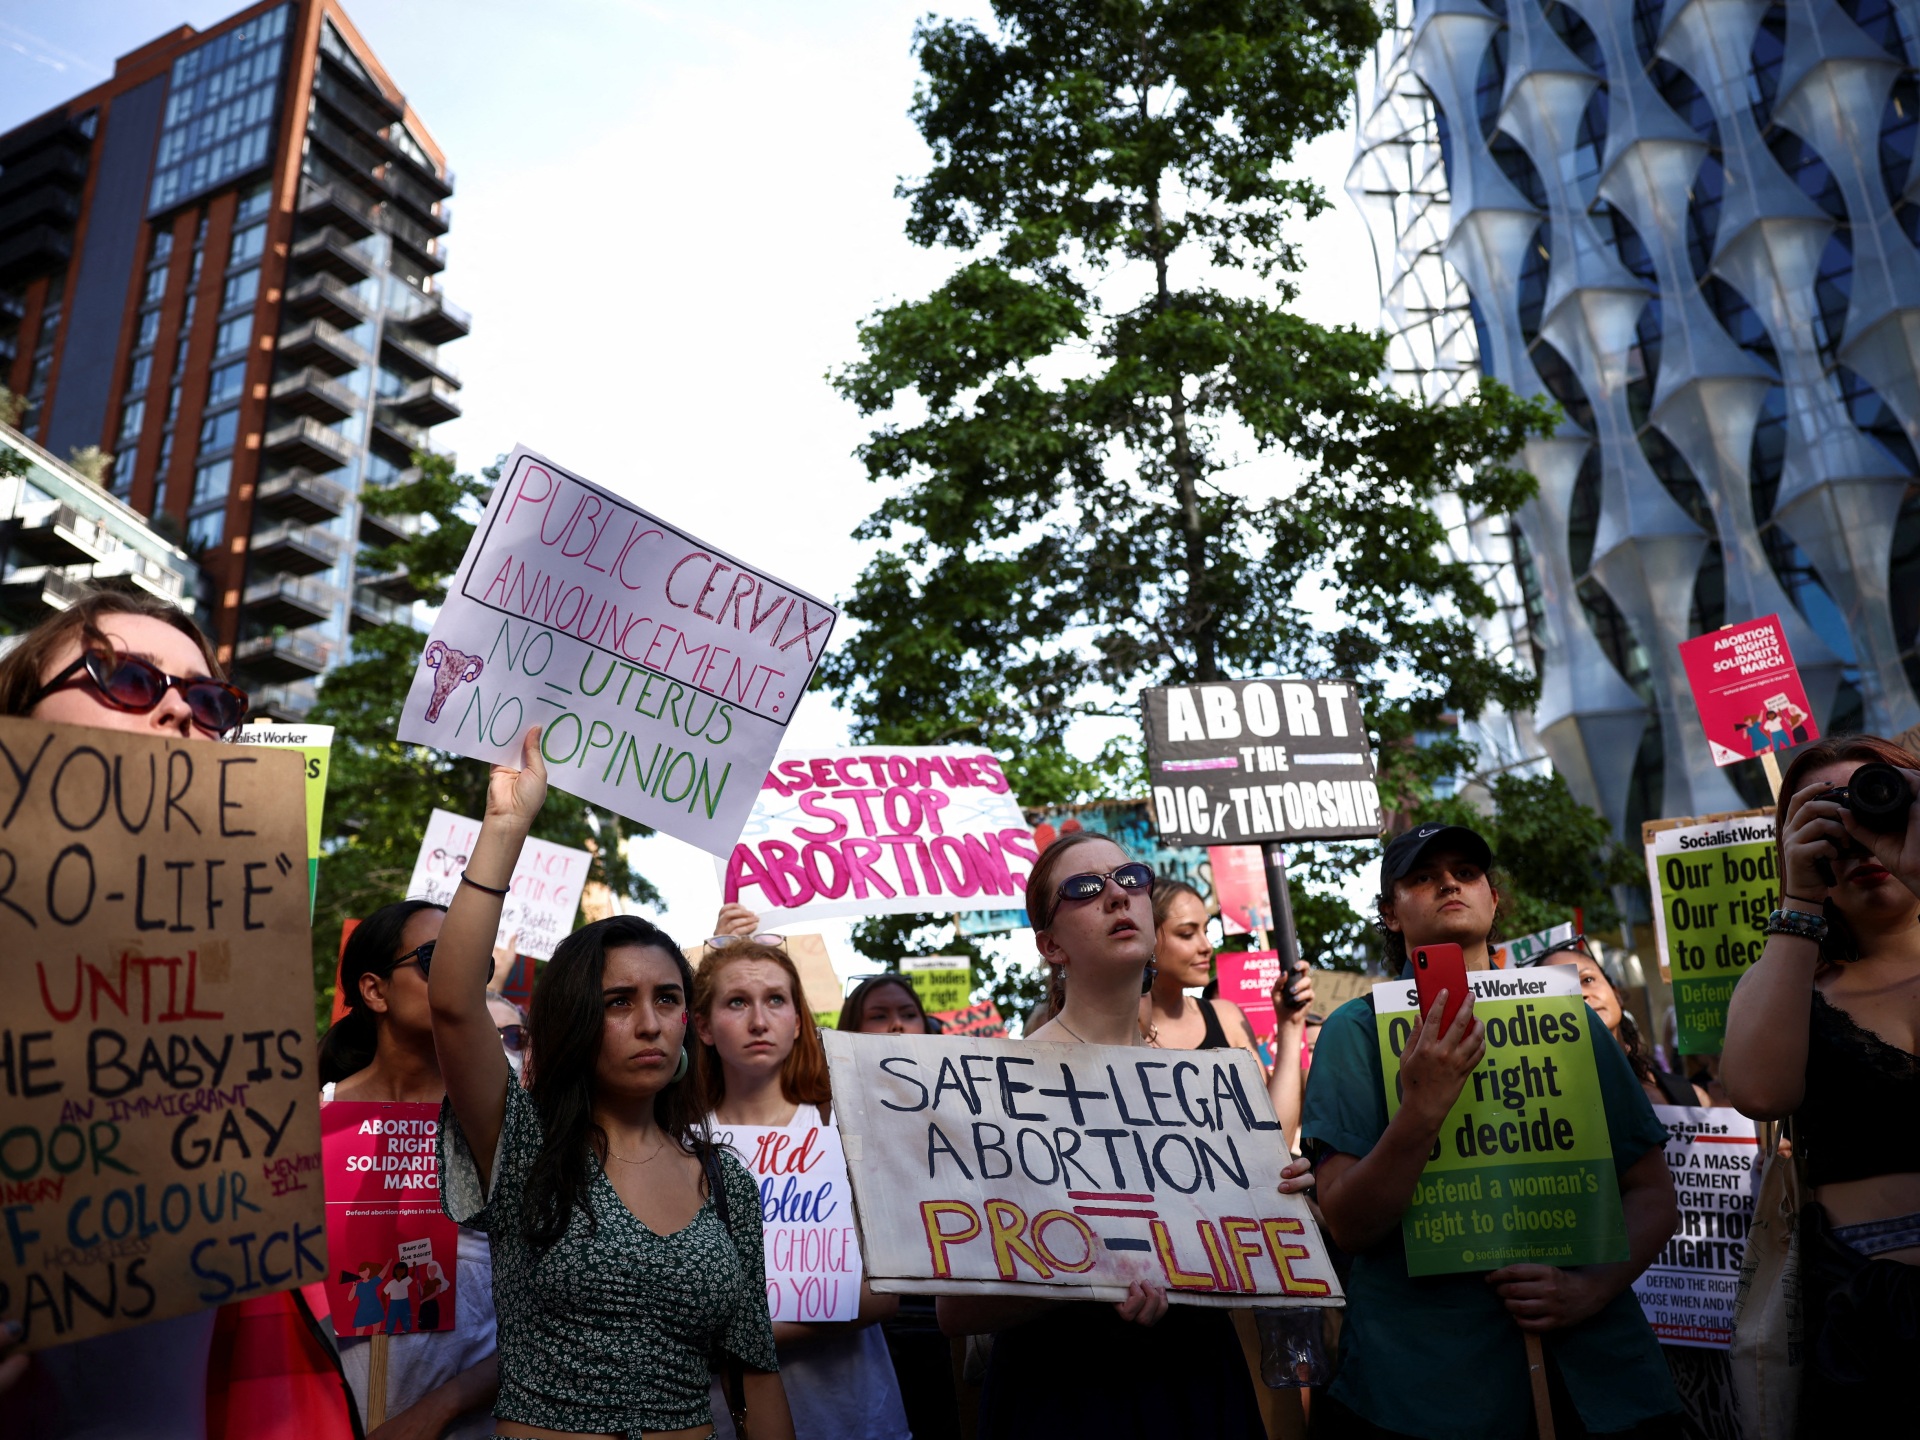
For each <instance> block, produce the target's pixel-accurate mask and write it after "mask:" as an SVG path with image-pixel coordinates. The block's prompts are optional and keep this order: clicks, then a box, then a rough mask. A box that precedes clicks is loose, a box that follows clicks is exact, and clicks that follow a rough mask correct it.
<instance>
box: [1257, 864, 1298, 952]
mask: <svg viewBox="0 0 1920 1440" xmlns="http://www.w3.org/2000/svg"><path fill="white" fill-rule="evenodd" d="M1260 854H1261V855H1262V856H1263V857H1264V858H1265V860H1266V862H1267V906H1268V908H1269V909H1270V910H1271V911H1272V912H1273V948H1274V949H1275V950H1276V951H1278V952H1279V955H1280V973H1281V975H1282V976H1290V975H1292V974H1293V965H1294V962H1295V961H1296V960H1298V959H1299V958H1300V947H1299V945H1298V944H1297V943H1296V941H1295V938H1294V933H1293V896H1292V895H1291V894H1290V893H1289V892H1288V890H1287V852H1286V851H1285V850H1284V849H1283V848H1282V847H1281V844H1280V842H1279V841H1278V840H1263V841H1261V842H1260Z"/></svg>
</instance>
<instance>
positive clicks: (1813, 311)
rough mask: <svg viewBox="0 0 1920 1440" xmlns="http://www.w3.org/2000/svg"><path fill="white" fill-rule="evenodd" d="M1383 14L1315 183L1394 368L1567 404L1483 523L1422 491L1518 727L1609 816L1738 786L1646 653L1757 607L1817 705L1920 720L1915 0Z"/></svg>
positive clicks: (1666, 0) (1662, 650) (1578, 4)
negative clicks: (1479, 582) (1449, 514)
mask: <svg viewBox="0 0 1920 1440" xmlns="http://www.w3.org/2000/svg"><path fill="white" fill-rule="evenodd" d="M1398 18H1399V24H1398V26H1397V27H1396V28H1394V29H1393V30H1392V31H1391V32H1390V33H1389V34H1388V36H1387V37H1386V39H1385V41H1384V42H1383V44H1382V46H1381V49H1380V52H1379V54H1378V56H1377V59H1376V64H1375V65H1374V66H1373V67H1372V68H1371V69H1370V70H1369V71H1368V72H1367V73H1366V74H1363V75H1362V77H1361V96H1360V114H1359V123H1360V137H1359V144H1358V149H1357V154H1356V157H1355V163H1354V168H1353V171H1352V174H1351V176H1350V179H1349V183H1348V190H1349V193H1351V194H1352V195H1353V197H1354V198H1355V199H1356V201H1358V202H1359V204H1360V206H1361V208H1362V210H1363V212H1364V213H1365V214H1366V216H1367V219H1368V222H1369V224H1370V225H1371V227H1372V229H1373V231H1374V236H1375V243H1376V252H1377V254H1378V255H1379V257H1380V262H1381V268H1382V277H1381V278H1382V292H1383V298H1384V301H1385V311H1386V323H1387V326H1388V328H1389V330H1390V331H1391V332H1392V334H1393V336H1394V345H1393V356H1394V360H1393V363H1394V365H1395V368H1396V370H1397V371H1398V372H1399V373H1400V375H1401V377H1402V379H1403V381H1404V383H1406V384H1407V385H1409V386H1412V387H1418V388H1420V389H1422V390H1423V391H1424V392H1425V393H1427V394H1429V395H1431V396H1434V397H1436V398H1443V397H1445V396H1446V395H1448V394H1449V393H1452V392H1453V391H1454V390H1456V389H1457V388H1458V387H1460V386H1463V385H1470V384H1472V383H1473V382H1474V379H1475V377H1476V376H1478V375H1480V374H1485V375H1491V376H1496V377H1498V378H1499V379H1500V380H1502V381H1504V382H1506V383H1507V384H1508V385H1510V386H1511V387H1513V388H1514V389H1515V390H1517V391H1519V392H1520V393H1522V394H1525V395H1549V396H1552V397H1553V398H1554V399H1556V400H1558V401H1559V402H1560V404H1561V406H1562V408H1563V410H1564V411H1565V415H1566V419H1565V421H1564V423H1563V424H1562V425H1561V426H1560V428H1559V430H1558V431H1557V433H1555V434H1554V435H1552V436H1549V437H1546V438H1544V439H1540V440H1537V441H1535V442H1534V443H1532V444H1531V445H1529V446H1528V447H1527V451H1526V455H1525V463H1526V464H1527V466H1528V468H1529V469H1531V471H1532V472H1533V474H1534V475H1535V476H1536V477H1538V479H1539V482H1540V493H1539V496H1538V498H1537V499H1535V500H1534V501H1532V502H1530V503H1529V504H1528V505H1527V506H1526V507H1525V509H1524V510H1523V511H1522V512H1521V513H1520V515H1519V516H1518V523H1517V525H1515V526H1512V527H1511V528H1510V527H1509V526H1508V525H1507V524H1506V523H1505V522H1503V521H1495V520H1490V519H1488V518H1487V517H1473V516H1458V517H1456V519H1457V521H1458V526H1457V529H1456V535H1457V537H1458V543H1459V544H1460V546H1461V547H1462V548H1463V550H1465V551H1467V552H1469V553H1472V554H1474V555H1475V556H1477V557H1479V558H1490V559H1494V560H1499V561H1503V562H1510V564H1509V568H1508V570H1507V575H1508V577H1509V578H1508V581H1507V595H1506V598H1507V600H1508V602H1509V603H1508V605H1507V607H1506V610H1505V615H1504V620H1503V622H1502V624H1501V626H1500V627H1499V633H1498V634H1496V635H1495V636H1493V637H1492V638H1493V639H1494V640H1495V643H1497V644H1510V645H1511V646H1512V647H1513V649H1514V652H1515V653H1516V654H1518V655H1520V656H1522V657H1523V658H1530V659H1531V661H1532V663H1533V664H1534V665H1535V666H1536V668H1537V670H1538V672H1539V674H1540V677H1541V686H1542V694H1541V699H1540V703H1539V705H1538V706H1537V707H1536V709H1535V712H1534V713H1533V715H1532V716H1529V717H1519V720H1520V726H1519V728H1520V730H1521V731H1523V732H1525V734H1526V735H1527V736H1528V737H1530V740H1529V743H1532V744H1534V745H1537V746H1540V747H1542V748H1544V750H1545V751H1546V752H1547V753H1548V754H1549V755H1550V756H1551V758H1552V760H1553V762H1554V765H1555V767H1556V768H1557V769H1559V770H1560V771H1561V773H1562V774H1564V775H1565V776H1566V777H1567V780H1568V782H1569V784H1570V785H1571V786H1572V787H1573V789H1574V791H1575V793H1576V794H1579V795H1580V796H1581V798H1583V799H1585V800H1587V801H1588V802H1589V803H1591V804H1594V805H1596V806H1597V807H1598V808H1600V809H1601V811H1602V812H1603V813H1604V814H1606V815H1607V817H1608V818H1609V819H1610V820H1612V821H1613V823H1614V824H1615V825H1616V827H1618V828H1619V829H1620V830H1621V831H1622V832H1623V833H1627V834H1632V833H1634V832H1635V828H1636V827H1637V824H1638V822H1639V821H1640V820H1642V819H1644V818H1647V817H1650V816H1656V815H1688V814H1694V815H1698V814H1704V813H1709V812H1713V811H1720V810H1729V809H1734V808H1737V807H1739V806H1741V805H1743V804H1753V803H1761V802H1763V801H1765V799H1766V798H1767V790H1766V785H1765V781H1764V779H1763V777H1762V776H1761V775H1760V774H1758V773H1757V766H1758V762H1746V764H1744V765H1742V766H1737V767H1730V768H1729V769H1727V770H1721V769H1718V768H1716V767H1715V766H1714V764H1713V763H1712V759H1711V757H1710V755H1709V753H1708V750H1707V739H1706V736H1705V735H1703V734H1702V733H1701V729H1700V724H1699V720H1698V718H1697V716H1696V714H1695V712H1694V707H1693V703H1692V700H1691V697H1690V692H1689V690H1688V687H1687V682H1686V677H1685V674H1684V672H1683V670H1682V667H1681V664H1680V657H1679V653H1678V650H1677V646H1678V645H1679V642H1680V641H1682V640H1685V639H1687V638H1688V637H1690V636H1693V635H1697V634H1701V633H1703V632H1705V631H1707V630H1712V629H1715V628H1717V627H1718V626H1720V625H1721V624H1723V623H1729V622H1733V621H1738V620H1744V619H1748V618H1752V617H1755V616H1761V615H1766V614H1769V613H1774V612H1777V613H1779V615H1780V616H1781V618H1782V620H1783V621H1784V623H1785V625H1786V629H1787V633H1788V636H1789V638H1790V642H1791V644H1792V647H1793V650H1794V655H1795V658H1796V660H1798V662H1799V664H1800V668H1801V673H1802V675H1803V676H1804V677H1805V678H1806V681H1807V689H1808V692H1809V695H1810V697H1811V698H1812V700H1813V703H1814V705H1815V709H1816V714H1817V717H1818V719H1819V720H1820V722H1821V724H1822V726H1823V727H1824V728H1825V729H1827V730H1829V731H1833V730H1846V729H1853V730H1861V729H1864V730H1870V731H1877V732H1879V733H1882V734H1895V733H1898V732H1899V731H1901V730H1903V729H1905V728H1906V727H1907V726H1909V725H1912V724H1913V723H1915V722H1916V721H1920V700H1917V699H1916V692H1920V643H1917V642H1920V463H1917V462H1916V458H1915V451H1916V449H1920V365H1917V364H1916V362H1917V361H1920V166H1916V165H1915V163H1914V158H1915V157H1914V148H1915V143H1914V142H1915V135H1916V126H1920V80H1917V78H1916V72H1915V65H1916V63H1920V0H1773V3H1769V0H1401V4H1400V11H1399V17H1398ZM1724 738H1725V737H1723V739H1724ZM1749 771H1753V772H1756V773H1748V772H1749Z"/></svg>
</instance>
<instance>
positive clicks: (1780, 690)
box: [1680, 615, 1820, 765]
mask: <svg viewBox="0 0 1920 1440" xmlns="http://www.w3.org/2000/svg"><path fill="white" fill-rule="evenodd" d="M1680 660H1681V663H1682V664H1684V665H1685V666H1686V667H1687V684H1688V685H1689V686H1691V687H1692V689H1693V703H1694V706H1695V707H1696V708H1697V709H1698V710H1699V712H1700V724H1701V726H1702V728H1704V729H1705V730H1706V732H1707V747H1708V748H1709V749H1710V750H1711V751H1712V752H1713V763H1714V764H1716V765H1735V764H1738V763H1739V762H1740V761H1742V760H1751V759H1753V758H1755V757H1756V756H1759V755H1766V754H1771V753H1772V752H1774V751H1776V750H1791V749H1792V748H1793V747H1794V746H1796V745H1802V744H1805V743H1806V742H1807V741H1809V740H1818V739H1819V738H1820V727H1819V725H1818V724H1816V723H1815V721H1814V718H1813V707H1812V706H1811V705H1809V704H1808V703H1807V691H1806V687H1805V686H1804V685H1802V684H1801V683H1800V672H1799V670H1798V669H1796V668H1795V667H1794V663H1793V652H1792V651H1791V650H1790V649H1788V648H1787V634H1786V631H1785V630H1783V629H1781V627H1780V617H1779V616H1778V615H1769V616H1767V617H1766V618H1765V619H1763V620H1750V621H1748V622H1747V623H1746V624H1744V625H1729V626H1728V627H1727V628H1726V629H1724V630H1714V631H1711V632H1709V633H1708V634H1705V635H1696V636H1694V637H1693V639H1691V640H1683V641H1681V642H1680Z"/></svg>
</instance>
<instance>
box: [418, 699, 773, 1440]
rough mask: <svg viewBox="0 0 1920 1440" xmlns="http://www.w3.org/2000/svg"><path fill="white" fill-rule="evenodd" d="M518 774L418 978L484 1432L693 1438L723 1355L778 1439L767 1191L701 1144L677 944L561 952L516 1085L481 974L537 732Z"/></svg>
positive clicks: (758, 1439) (580, 934) (536, 1003)
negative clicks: (491, 1394)
mask: <svg viewBox="0 0 1920 1440" xmlns="http://www.w3.org/2000/svg"><path fill="white" fill-rule="evenodd" d="M521 762H522V764H521V768H520V769H518V770H515V769H513V768H512V767H511V766H506V765H496V766H494V767H493V773H492V777H491V779H490V781H489V782H488V786H487V802H486V811H485V815H484V817H483V819H482V821H481V826H480V835H479V838H478V839H477V840H476V841H475V842H474V846H473V851H472V853H471V854H470V855H469V856H468V858H467V866H466V870H465V872H464V873H463V875H462V877H461V884H460V887H459V889H458V891H457V892H456V893H455V895H454V898H453V902H452V904H450V905H449V906H448V907H447V918H446V920H445V922H444V923H443V924H442V926H441V930H440V938H439V941H438V944H437V946H436V948H435V960H434V966H433V973H432V974H431V975H430V976H429V977H428V1000H429V1002H430V1004H431V1006H432V1011H433V1035H434V1045H435V1047H436V1049H437V1050H438V1051H439V1054H440V1068H441V1073H442V1074H443V1075H444V1076H445V1077H446V1082H447V1100H446V1107H445V1109H444V1110H443V1111H442V1123H441V1126H440V1177H441V1195H442V1203H443V1204H444V1206H445V1207H446V1210H447V1213H448V1214H449V1215H450V1216H452V1218H453V1219H455V1220H457V1221H459V1222H461V1223H462V1224H472V1225H475V1226H478V1227H480V1228H483V1229H485V1230H486V1231H487V1233H488V1236H489V1238H490V1239H491V1240H492V1243H493V1298H494V1309H495V1312H496V1313H497V1314H498V1316H499V1346H500V1397H499V1400H498V1402H497V1403H496V1405H495V1407H494V1415H495V1427H494V1433H495V1434H497V1435H507V1436H535V1437H546V1440H579V1437H587V1436H593V1437H599V1436H610V1435H615V1436H628V1435H639V1434H642V1433H645V1434H646V1435H648V1436H659V1437H664V1440H705V1437H708V1436H711V1435H712V1434H713V1433H714V1427H713V1412H712V1407H711V1405H710V1404H709V1402H708V1376H709V1373H710V1362H711V1361H715V1360H717V1363H718V1365H719V1368H720V1369H721V1370H722V1371H723V1372H727V1373H730V1375H731V1376H732V1377H737V1384H730V1385H729V1390H730V1391H737V1393H738V1394H739V1395H740V1396H741V1398H742V1399H743V1400H744V1410H745V1413H746V1415H747V1417H748V1418H749V1420H750V1423H751V1427H752V1433H753V1436H754V1440H791V1437H792V1435H793V1426H792V1421H791V1419H790V1417H789V1415H788V1413H787V1401H786V1395H785V1393H784V1392H783V1390H782V1389H781V1385H780V1376H779V1374H778V1370H779V1361H778V1359H777V1358H776V1357H775V1354H774V1348H773V1327H772V1324H771V1322H770V1321H769V1319H768V1315H767V1300H766V1289H765V1267H764V1263H763V1259H762V1252H761V1238H760V1196H759V1192H758V1190H757V1189H756V1188H755V1186H754V1184H753V1181H752V1178H751V1177H750V1176H749V1175H748V1174H747V1171H746V1168H745V1167H744V1166H742V1165H741V1164H740V1162H739V1161H737V1160H735V1159H734V1158H733V1157H732V1156H730V1155H727V1154H725V1153H724V1152H716V1151H715V1150H714V1148H713V1146H712V1145H711V1143H710V1142H709V1140H708V1138H707V1135H706V1127H705V1125H704V1123H703V1121H702V1117H701V1113H700V1107H699V1104H698V1101H697V1100H696V1098H695V1096H694V1094H693V1087H692V1086H690V1085H688V1084H687V1083H686V1077H687V1070H688V1066H689V1063H690V1061H691V1052H690V1050H689V1048H688V1040H689V1038H690V1036H691V1031H690V1029H689V1027H688V1024H687V1007H688V1004H689V1000H690V997H691V992H692V988H693V977H692V974H691V971H690V969H689V967H688V965H687V962H686V959H685V958H684V957H683V956H682V955H681V953H680V950H679V947H678V946H676V945H675V944H674V943H673V942H672V941H671V940H670V939H668V938H667V936H666V935H664V934H663V933H661V931H660V930H659V929H658V928H657V927H656V926H654V925H652V924H650V923H648V922H647V921H645V920H641V919H638V918H637V917H633V916H615V917H614V918H613V919H610V920H600V921H596V922H594V923H593V924H591V925H587V926H585V927H583V928H581V929H579V930H576V931H575V932H574V933H573V934H572V935H570V936H568V937H567V938H566V939H565V940H563V941H562V942H561V943H560V945H559V946H558V947H557V948H556V949H555V951H554V953H553V959H552V960H550V961H549V962H548V964H547V968H546V972H545V973H544V974H543V975H542V976H541V977H540V981H539V984H538V986H537V987H536V988H535V990H534V995H533V1006H532V1013H531V1017H530V1018H531V1022H532V1030H533V1055H534V1066H533V1083H532V1087H531V1089H527V1090H523V1089H521V1088H520V1087H519V1086H518V1085H516V1084H514V1083H513V1076H512V1071H511V1070H510V1069H509V1068H508V1065H507V1058H506V1055H505V1053H504V1052H503V1051H502V1049H501V1047H500V1035H499V1031H498V1030H497V1029H495V1027H494V1022H493V1017H492V1016H491V1015H490V1014H488V1011H487V997H486V982H487V974H488V971H489V969H490V968H491V963H492V948H493V940H494V934H495V932H496V931H497V930H498V928H499V924H500V908H501V903H502V901H503V900H504V899H505V898H506V894H507V883H508V881H509V880H510V878H511V877H512V875H513V867H514V864H515V862H516V861H517V860H518V859H519V858H520V850H521V847H522V845H523V844H524V843H525V841H526V838H527V834H528V831H529V829H530V828H531V826H532V824H533V820H534V817H535V816H537V815H538V814H539V812H540V807H541V805H542V804H543V803H544V801H545V799H546V793H547V776H546V765H545V763H544V761H543V760H542V758H541V755H540V731H539V727H537V726H536V727H534V728H533V729H531V730H529V731H528V732H527V735H526V738H525V740H524V741H523V743H522V746H521Z"/></svg>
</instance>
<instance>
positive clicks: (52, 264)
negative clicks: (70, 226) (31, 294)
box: [0, 225, 73, 287]
mask: <svg viewBox="0 0 1920 1440" xmlns="http://www.w3.org/2000/svg"><path fill="white" fill-rule="evenodd" d="M72 258H73V232H72V231H71V230H61V229H57V228H55V227H54V226H52V225H31V226H28V227H27V228H26V229H25V230H21V231H18V232H17V233H15V234H12V235H9V236H7V237H6V238H5V239H0V285H5V286H9V287H11V286H14V285H23V284H25V283H26V282H27V281H29V280H32V279H33V278H35V277H36V276H39V275H45V274H46V273H48V272H49V271H52V270H58V269H59V268H60V267H61V266H62V265H65V264H66V263H67V262H68V261H69V260H71V259H72Z"/></svg>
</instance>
